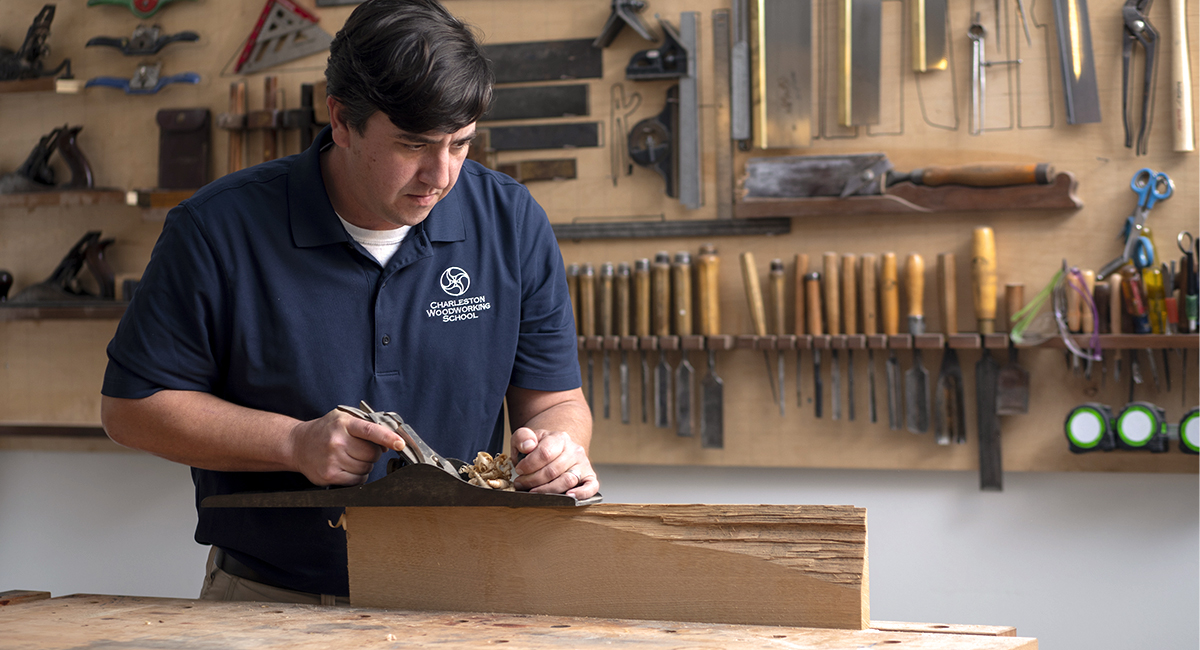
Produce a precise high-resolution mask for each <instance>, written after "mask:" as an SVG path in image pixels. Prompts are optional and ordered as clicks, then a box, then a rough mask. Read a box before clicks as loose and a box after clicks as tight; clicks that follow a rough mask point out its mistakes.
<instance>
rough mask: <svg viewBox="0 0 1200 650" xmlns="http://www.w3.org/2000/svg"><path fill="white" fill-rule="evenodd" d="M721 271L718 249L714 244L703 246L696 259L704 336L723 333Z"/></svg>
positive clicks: (701, 328) (701, 324)
mask: <svg viewBox="0 0 1200 650" xmlns="http://www.w3.org/2000/svg"><path fill="white" fill-rule="evenodd" d="M720 270H721V258H719V257H717V247H716V246H715V245H713V244H705V245H703V246H701V247H700V255H699V256H697V257H696V283H697V284H698V285H699V286H698V287H697V296H698V297H699V299H700V305H699V307H700V309H699V312H700V333H701V334H703V335H704V336H716V335H718V334H720V333H721V299H720V284H719V276H720Z"/></svg>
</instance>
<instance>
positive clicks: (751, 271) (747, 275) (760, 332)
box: [742, 251, 780, 402]
mask: <svg viewBox="0 0 1200 650" xmlns="http://www.w3.org/2000/svg"><path fill="white" fill-rule="evenodd" d="M742 284H743V285H744V286H745V288H746V303H747V305H748V306H749V307H750V322H751V325H752V326H753V327H754V335H755V336H758V337H759V338H761V337H764V336H766V335H767V315H766V310H765V309H764V308H763V297H762V288H761V287H760V286H759V283H758V267H757V266H756V264H755V262H754V253H751V252H749V251H747V252H744V253H742ZM763 361H765V362H766V363H767V382H768V383H769V384H770V385H771V399H772V401H775V402H778V401H779V400H780V397H779V393H778V392H777V391H776V390H775V376H774V373H773V372H772V371H771V353H770V352H767V351H766V350H765V349H764V350H763Z"/></svg>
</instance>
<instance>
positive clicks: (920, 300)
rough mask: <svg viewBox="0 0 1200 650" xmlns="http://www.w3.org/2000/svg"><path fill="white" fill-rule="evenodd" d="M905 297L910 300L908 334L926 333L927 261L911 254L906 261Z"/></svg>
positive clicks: (915, 254)
mask: <svg viewBox="0 0 1200 650" xmlns="http://www.w3.org/2000/svg"><path fill="white" fill-rule="evenodd" d="M904 295H905V297H906V298H907V299H908V332H909V333H910V334H924V333H925V306H924V304H925V260H924V259H923V258H922V257H921V256H920V255H919V254H917V253H909V254H908V259H907V260H905V261H904Z"/></svg>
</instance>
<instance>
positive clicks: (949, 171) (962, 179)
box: [907, 163, 1054, 187]
mask: <svg viewBox="0 0 1200 650" xmlns="http://www.w3.org/2000/svg"><path fill="white" fill-rule="evenodd" d="M907 180H910V181H912V182H913V183H915V184H917V185H926V186H928V187H937V186H939V185H969V186H971V187H1002V186H1005V185H1047V184H1049V183H1051V182H1053V181H1054V167H1053V166H1052V165H1051V164H1050V163H1027V164H1015V163H984V164H979V165H959V166H956V167H941V166H937V165H933V166H930V167H925V168H923V169H914V170H913V171H911V172H909V173H908V178H907Z"/></svg>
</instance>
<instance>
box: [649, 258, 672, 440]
mask: <svg viewBox="0 0 1200 650" xmlns="http://www.w3.org/2000/svg"><path fill="white" fill-rule="evenodd" d="M650 291H651V293H652V294H653V303H654V304H653V305H651V310H650V318H651V323H652V326H653V331H654V336H656V337H658V342H659V349H658V365H657V366H655V367H654V426H656V427H659V428H662V429H665V428H667V427H669V426H671V366H670V365H669V364H668V363H667V353H666V350H664V349H663V346H662V344H663V339H664V338H665V337H667V336H670V335H671V256H670V255H668V254H667V252H666V251H660V252H659V253H657V254H655V256H654V264H653V265H652V266H651V267H650Z"/></svg>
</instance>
